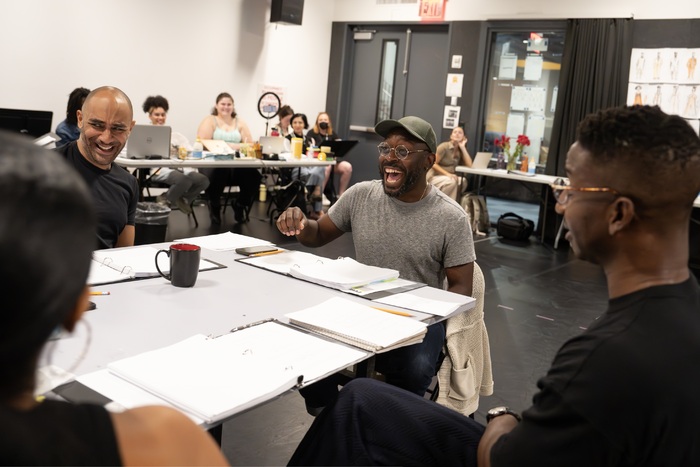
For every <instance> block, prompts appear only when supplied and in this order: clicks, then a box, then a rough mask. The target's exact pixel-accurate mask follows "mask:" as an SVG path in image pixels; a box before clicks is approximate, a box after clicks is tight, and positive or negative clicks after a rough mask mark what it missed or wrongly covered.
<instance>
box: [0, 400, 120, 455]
mask: <svg viewBox="0 0 700 467" xmlns="http://www.w3.org/2000/svg"><path fill="white" fill-rule="evenodd" d="M0 420H2V423H1V424H0V463H1V464H2V465H122V461H121V456H120V455H119V447H118V446H117V438H116V435H115V433H114V426H113V425H112V419H111V417H110V415H109V413H108V412H107V411H106V410H105V409H104V408H103V407H100V406H97V405H90V404H78V405H74V404H69V403H67V402H59V401H52V400H45V401H44V402H42V403H41V404H39V405H38V406H36V407H35V408H33V409H32V410H28V411H20V410H14V409H10V408H7V407H5V406H0Z"/></svg>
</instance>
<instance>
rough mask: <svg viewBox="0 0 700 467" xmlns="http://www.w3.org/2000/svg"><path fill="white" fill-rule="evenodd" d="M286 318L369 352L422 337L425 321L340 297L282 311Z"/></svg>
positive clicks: (385, 349)
mask: <svg viewBox="0 0 700 467" xmlns="http://www.w3.org/2000/svg"><path fill="white" fill-rule="evenodd" d="M285 316H286V317H287V318H288V319H289V322H290V323H292V324H294V325H297V326H300V327H303V328H305V329H309V330H311V331H313V332H317V333H319V334H322V335H325V336H328V337H331V338H333V339H336V340H339V341H341V342H345V343H346V344H350V345H354V346H356V347H359V348H361V349H365V350H369V351H372V352H377V353H380V352H386V351H388V350H392V349H396V348H399V347H403V346H406V345H412V344H417V343H420V342H422V341H423V336H424V335H425V333H426V329H427V325H426V324H425V323H423V322H421V321H417V320H415V319H412V318H408V317H404V316H398V315H394V314H391V313H386V312H384V311H380V310H377V309H376V308H371V307H369V306H366V305H362V304H360V303H357V302H354V301H351V300H347V299H344V298H340V297H334V298H331V299H329V300H326V301H325V302H323V303H321V304H319V305H316V306H313V307H311V308H306V309H304V310H300V311H296V312H293V313H288V314H286V315H285Z"/></svg>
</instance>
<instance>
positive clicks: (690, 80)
mask: <svg viewBox="0 0 700 467" xmlns="http://www.w3.org/2000/svg"><path fill="white" fill-rule="evenodd" d="M698 57H700V48H694V49H691V48H656V49H632V53H631V55H630V73H629V84H628V88H627V105H658V106H659V107H661V110H663V111H664V112H666V113H668V114H673V115H679V116H681V117H683V118H685V119H686V120H687V121H688V123H690V124H691V126H692V127H693V128H694V129H695V130H696V132H697V131H698V127H700V121H699V119H700V109H698V106H699V105H700V102H698V87H699V86H700V71H698V70H697V64H698Z"/></svg>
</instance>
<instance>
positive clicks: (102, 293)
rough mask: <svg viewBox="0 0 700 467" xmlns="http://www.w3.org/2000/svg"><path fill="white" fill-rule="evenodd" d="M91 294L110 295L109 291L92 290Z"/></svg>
mask: <svg viewBox="0 0 700 467" xmlns="http://www.w3.org/2000/svg"><path fill="white" fill-rule="evenodd" d="M90 295H109V292H94V291H92V292H90Z"/></svg>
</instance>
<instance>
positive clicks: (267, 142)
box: [260, 136, 291, 154]
mask: <svg viewBox="0 0 700 467" xmlns="http://www.w3.org/2000/svg"><path fill="white" fill-rule="evenodd" d="M260 147H261V148H262V153H263V154H281V153H283V152H290V151H291V149H290V147H291V146H290V143H289V140H288V139H287V138H285V137H284V136H261V137H260Z"/></svg>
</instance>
